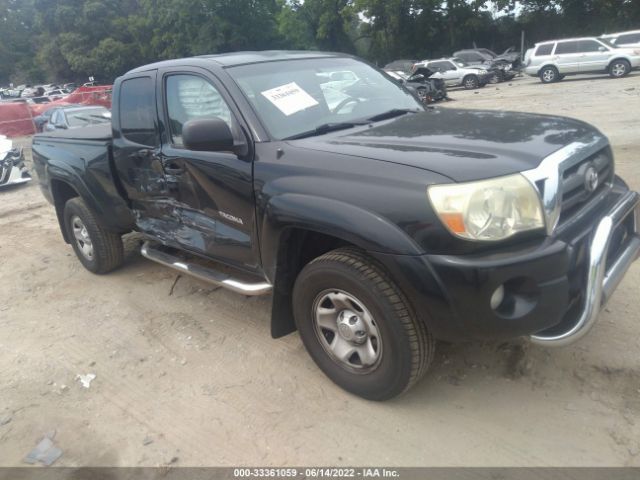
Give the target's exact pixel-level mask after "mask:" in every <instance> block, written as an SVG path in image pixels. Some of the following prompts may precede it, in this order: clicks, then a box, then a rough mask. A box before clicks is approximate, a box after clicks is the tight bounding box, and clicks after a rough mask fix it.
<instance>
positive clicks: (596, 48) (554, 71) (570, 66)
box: [524, 37, 640, 83]
mask: <svg viewBox="0 0 640 480" xmlns="http://www.w3.org/2000/svg"><path fill="white" fill-rule="evenodd" d="M525 65H526V67H525V70H524V71H525V73H526V74H527V75H530V76H532V77H539V78H540V80H541V81H542V83H554V82H557V81H559V80H562V79H564V77H565V76H566V75H578V74H585V73H608V74H609V75H610V76H611V77H613V78H622V77H624V76H625V75H628V74H629V73H630V72H631V70H632V69H634V68H638V67H640V49H637V48H635V49H634V48H618V47H617V46H616V45H614V44H612V43H611V42H609V41H608V40H605V39H603V38H595V37H585V38H570V39H565V40H552V41H547V42H541V43H537V44H536V45H535V47H534V48H533V49H530V50H529V51H528V52H527V55H526V57H525Z"/></svg>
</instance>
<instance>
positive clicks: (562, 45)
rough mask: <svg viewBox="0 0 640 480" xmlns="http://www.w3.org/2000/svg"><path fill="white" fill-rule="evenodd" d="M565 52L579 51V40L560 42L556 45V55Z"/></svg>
mask: <svg viewBox="0 0 640 480" xmlns="http://www.w3.org/2000/svg"><path fill="white" fill-rule="evenodd" d="M563 53H578V42H559V43H558V46H557V47H556V55H561V54H563Z"/></svg>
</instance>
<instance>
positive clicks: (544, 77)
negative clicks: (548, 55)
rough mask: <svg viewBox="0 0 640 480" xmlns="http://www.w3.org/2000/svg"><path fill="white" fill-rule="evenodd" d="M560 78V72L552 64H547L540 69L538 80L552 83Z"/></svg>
mask: <svg viewBox="0 0 640 480" xmlns="http://www.w3.org/2000/svg"><path fill="white" fill-rule="evenodd" d="M558 80H560V72H558V69H557V68H556V67H554V66H551V65H549V66H547V67H544V68H543V69H542V70H540V81H542V83H554V82H557V81H558Z"/></svg>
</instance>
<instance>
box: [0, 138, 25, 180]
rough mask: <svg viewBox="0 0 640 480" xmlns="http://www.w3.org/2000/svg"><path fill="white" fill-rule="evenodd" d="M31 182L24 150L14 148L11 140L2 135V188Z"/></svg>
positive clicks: (0, 176)
mask: <svg viewBox="0 0 640 480" xmlns="http://www.w3.org/2000/svg"><path fill="white" fill-rule="evenodd" d="M29 180H31V175H29V172H28V171H27V167H26V166H25V164H24V153H23V150H22V148H14V147H13V142H12V141H11V140H10V139H8V138H7V137H6V136H4V135H0V188H2V187H7V186H9V185H18V184H20V183H25V182H28V181H29Z"/></svg>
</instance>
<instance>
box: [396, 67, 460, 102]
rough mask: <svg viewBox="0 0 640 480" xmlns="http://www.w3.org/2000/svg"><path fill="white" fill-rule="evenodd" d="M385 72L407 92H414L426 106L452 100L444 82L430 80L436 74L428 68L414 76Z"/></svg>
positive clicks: (416, 72) (399, 72)
mask: <svg viewBox="0 0 640 480" xmlns="http://www.w3.org/2000/svg"><path fill="white" fill-rule="evenodd" d="M385 72H386V73H387V75H389V76H390V77H392V78H394V79H395V80H396V81H398V82H399V83H400V84H401V85H403V86H404V87H405V88H406V89H407V90H409V91H410V92H413V93H414V94H415V95H416V96H417V97H418V99H419V100H420V101H421V102H422V103H424V104H425V105H430V104H432V103H437V102H441V101H443V100H450V98H449V96H448V95H447V86H446V85H445V83H444V80H442V79H439V78H429V77H431V76H432V75H433V73H434V72H432V71H431V70H429V69H427V68H419V69H417V70H416V71H415V72H414V73H413V74H406V73H404V72H402V71H393V70H385Z"/></svg>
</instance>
